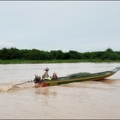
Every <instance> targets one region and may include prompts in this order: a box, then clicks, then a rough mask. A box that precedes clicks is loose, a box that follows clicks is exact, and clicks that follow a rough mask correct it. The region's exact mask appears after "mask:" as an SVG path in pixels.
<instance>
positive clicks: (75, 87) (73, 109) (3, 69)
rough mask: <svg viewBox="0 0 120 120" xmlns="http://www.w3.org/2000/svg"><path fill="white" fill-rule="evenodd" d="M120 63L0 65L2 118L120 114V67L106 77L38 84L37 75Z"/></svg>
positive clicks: (92, 69)
mask: <svg viewBox="0 0 120 120" xmlns="http://www.w3.org/2000/svg"><path fill="white" fill-rule="evenodd" d="M118 66H120V64H119V63H62V64H8V65H0V73H1V75H0V100H1V102H0V118H7V119H8V118H11V119H17V118H18V119H19V118H24V119H25V118H36V119H37V118H38V119H42V118H74V119H75V118H79V119H80V118H89V119H90V118H100V119H101V118H108V119H109V118H111V119H112V118H114V119H115V118H118V119H119V118H120V71H118V72H117V73H116V74H114V75H113V76H111V77H108V78H107V79H106V80H104V81H87V82H79V83H70V84H64V85H59V86H52V87H44V88H34V83H26V84H22V85H18V86H17V87H15V88H11V86H12V85H14V84H17V83H21V82H25V81H28V80H33V79H34V75H35V74H38V75H42V74H43V72H44V71H43V70H44V68H45V67H49V68H50V71H49V74H50V75H52V73H53V72H57V74H58V76H60V77H61V76H65V75H68V74H71V73H76V72H91V73H95V72H101V71H106V70H112V69H114V68H115V67H118Z"/></svg>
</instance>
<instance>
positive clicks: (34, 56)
mask: <svg viewBox="0 0 120 120" xmlns="http://www.w3.org/2000/svg"><path fill="white" fill-rule="evenodd" d="M14 59H19V60H70V59H74V60H78V59H79V60H80V59H81V60H94V59H96V60H97V59H98V60H120V51H113V50H112V49H111V48H108V49H106V50H105V51H94V52H84V53H81V52H77V51H74V50H70V51H69V52H62V50H51V51H50V52H48V51H43V50H38V49H31V50H28V49H21V50H19V49H17V48H2V49H0V60H14Z"/></svg>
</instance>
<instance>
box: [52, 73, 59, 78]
mask: <svg viewBox="0 0 120 120" xmlns="http://www.w3.org/2000/svg"><path fill="white" fill-rule="evenodd" d="M57 78H58V77H57V74H56V73H55V72H54V73H53V75H52V80H56V79H57Z"/></svg>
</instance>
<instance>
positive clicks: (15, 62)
mask: <svg viewBox="0 0 120 120" xmlns="http://www.w3.org/2000/svg"><path fill="white" fill-rule="evenodd" d="M80 62H94V63H102V62H106V63H114V62H120V60H99V59H93V60H82V59H79V60H72V59H70V60H19V59H15V60H0V64H44V63H80Z"/></svg>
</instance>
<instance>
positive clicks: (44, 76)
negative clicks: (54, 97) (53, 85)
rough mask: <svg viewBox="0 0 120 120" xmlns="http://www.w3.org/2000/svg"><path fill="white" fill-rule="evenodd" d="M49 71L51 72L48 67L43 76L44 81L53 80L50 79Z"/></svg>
mask: <svg viewBox="0 0 120 120" xmlns="http://www.w3.org/2000/svg"><path fill="white" fill-rule="evenodd" d="M48 71H49V68H48V67H46V68H45V72H44V74H43V75H42V80H51V77H49V74H48Z"/></svg>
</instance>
